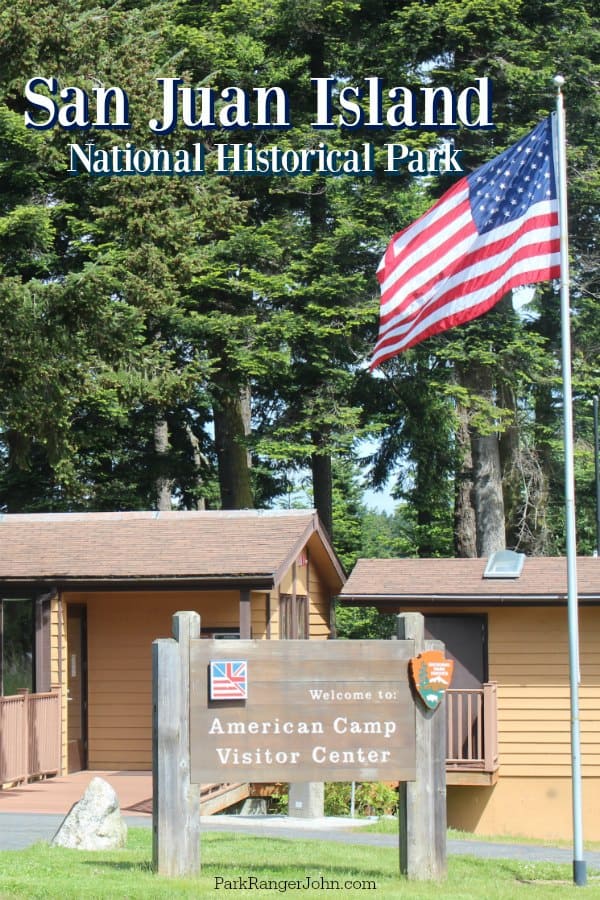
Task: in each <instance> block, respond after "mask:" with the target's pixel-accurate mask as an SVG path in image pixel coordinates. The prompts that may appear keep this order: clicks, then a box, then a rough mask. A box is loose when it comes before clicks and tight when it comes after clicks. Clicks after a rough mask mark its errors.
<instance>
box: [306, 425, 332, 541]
mask: <svg viewBox="0 0 600 900" xmlns="http://www.w3.org/2000/svg"><path fill="white" fill-rule="evenodd" d="M322 440H323V438H322V435H313V442H314V443H316V444H317V446H318V445H319V443H321V441H322ZM311 469H312V485H313V497H314V503H315V508H316V510H317V512H318V514H319V519H320V520H321V524H322V525H323V527H324V528H325V530H326V531H327V533H328V535H329V537H330V538H332V537H333V484H332V475H331V456H330V454H329V453H313V455H312V457H311Z"/></svg>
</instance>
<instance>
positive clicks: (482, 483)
mask: <svg viewBox="0 0 600 900" xmlns="http://www.w3.org/2000/svg"><path fill="white" fill-rule="evenodd" d="M471 453H472V455H473V507H474V509H475V521H476V523H477V556H490V554H492V553H494V552H495V551H496V550H504V549H505V547H506V535H505V531H504V500H503V497H502V473H501V470H500V449H499V446H498V435H497V434H495V433H494V434H486V435H481V434H478V433H477V432H472V434H471Z"/></svg>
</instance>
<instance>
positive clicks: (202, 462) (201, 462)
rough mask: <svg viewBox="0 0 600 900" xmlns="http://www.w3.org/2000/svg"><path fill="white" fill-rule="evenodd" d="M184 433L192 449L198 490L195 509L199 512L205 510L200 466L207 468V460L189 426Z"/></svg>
mask: <svg viewBox="0 0 600 900" xmlns="http://www.w3.org/2000/svg"><path fill="white" fill-rule="evenodd" d="M185 433H186V436H187V439H188V441H189V444H190V447H191V448H192V458H193V460H194V467H195V469H196V485H197V488H198V496H197V498H196V503H195V508H196V509H199V510H203V509H206V502H205V500H204V497H203V496H202V494H201V491H202V486H203V481H202V475H201V474H200V473H201V471H202V466H208V460H207V458H206V456H205V455H204V453H203V452H202V450H201V449H200V441H199V440H198V438H197V437H196V435H195V434H194V432H193V430H192V428H191V426H190V425H189V424H186V426H185Z"/></svg>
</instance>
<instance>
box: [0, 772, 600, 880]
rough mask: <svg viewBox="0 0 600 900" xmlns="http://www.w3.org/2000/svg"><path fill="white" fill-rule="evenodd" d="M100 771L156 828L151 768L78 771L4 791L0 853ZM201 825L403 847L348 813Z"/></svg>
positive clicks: (517, 849) (459, 843) (484, 847)
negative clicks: (365, 826) (360, 822)
mask: <svg viewBox="0 0 600 900" xmlns="http://www.w3.org/2000/svg"><path fill="white" fill-rule="evenodd" d="M96 775H99V776H100V777H102V778H105V779H106V780H107V781H108V782H110V784H112V786H113V787H114V789H115V791H116V792H117V795H118V797H119V801H120V804H121V810H122V812H123V815H124V817H125V821H126V822H127V824H128V826H129V827H134V828H135V827H137V828H140V827H141V828H151V827H152V815H151V812H152V799H151V798H152V776H151V774H150V773H149V772H117V771H115V772H77V773H74V774H72V775H65V776H63V777H61V778H51V779H48V780H47V781H39V782H34V783H33V784H28V785H22V786H21V787H18V788H13V789H11V790H9V791H0V851H2V850H20V849H24V848H25V847H29V846H31V845H32V844H35V843H36V842H38V841H49V840H51V839H52V837H53V835H54V834H55V833H56V831H57V829H58V827H59V825H60V824H61V822H62V820H63V818H64V816H65V815H66V814H67V812H68V811H69V809H70V808H71V806H72V805H73V803H76V802H77V801H78V800H80V799H81V796H82V794H83V792H84V791H85V788H86V787H87V785H88V784H89V782H90V781H91V779H92V778H94V776H96ZM363 821H364V820H363ZM202 828H203V829H204V830H205V831H229V832H231V831H234V832H238V833H246V834H253V835H257V836H259V835H260V836H261V837H271V838H287V839H299V838H302V839H309V840H318V841H335V842H342V843H346V844H367V845H371V846H377V847H397V846H398V838H397V836H396V835H394V834H375V833H372V832H365V831H363V830H361V828H360V825H359V824H358V821H357V820H353V819H350V818H348V817H344V818H333V817H327V818H322V819H300V818H294V817H288V816H230V815H218V816H202ZM448 853H450V854H471V855H475V856H479V857H485V858H491V859H514V860H522V861H528V862H556V863H566V864H570V863H571V862H572V859H573V853H572V850H571V849H565V848H560V847H545V846H540V845H538V844H535V845H534V844H504V843H488V842H486V841H476V840H449V841H448ZM585 859H586V861H587V864H588V868H589V869H590V871H592V870H600V852H598V851H589V852H586V854H585Z"/></svg>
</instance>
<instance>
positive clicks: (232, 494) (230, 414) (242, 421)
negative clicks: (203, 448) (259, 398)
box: [213, 376, 254, 509]
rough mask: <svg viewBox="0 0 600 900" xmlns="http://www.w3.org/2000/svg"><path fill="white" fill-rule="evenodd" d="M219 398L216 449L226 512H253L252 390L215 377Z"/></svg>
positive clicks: (222, 499)
mask: <svg viewBox="0 0 600 900" xmlns="http://www.w3.org/2000/svg"><path fill="white" fill-rule="evenodd" d="M215 383H216V385H217V386H218V397H217V399H215V402H214V403H213V416H214V421H215V448H216V451H217V461H218V465H219V488H220V492H221V506H222V507H223V509H253V508H254V497H253V494H252V480H251V476H250V462H251V461H250V454H249V452H248V449H247V447H246V438H247V437H248V435H249V434H250V389H249V388H248V387H247V386H246V385H243V386H242V387H240V386H239V385H233V384H231V383H228V381H227V379H226V378H223V377H221V376H215Z"/></svg>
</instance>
